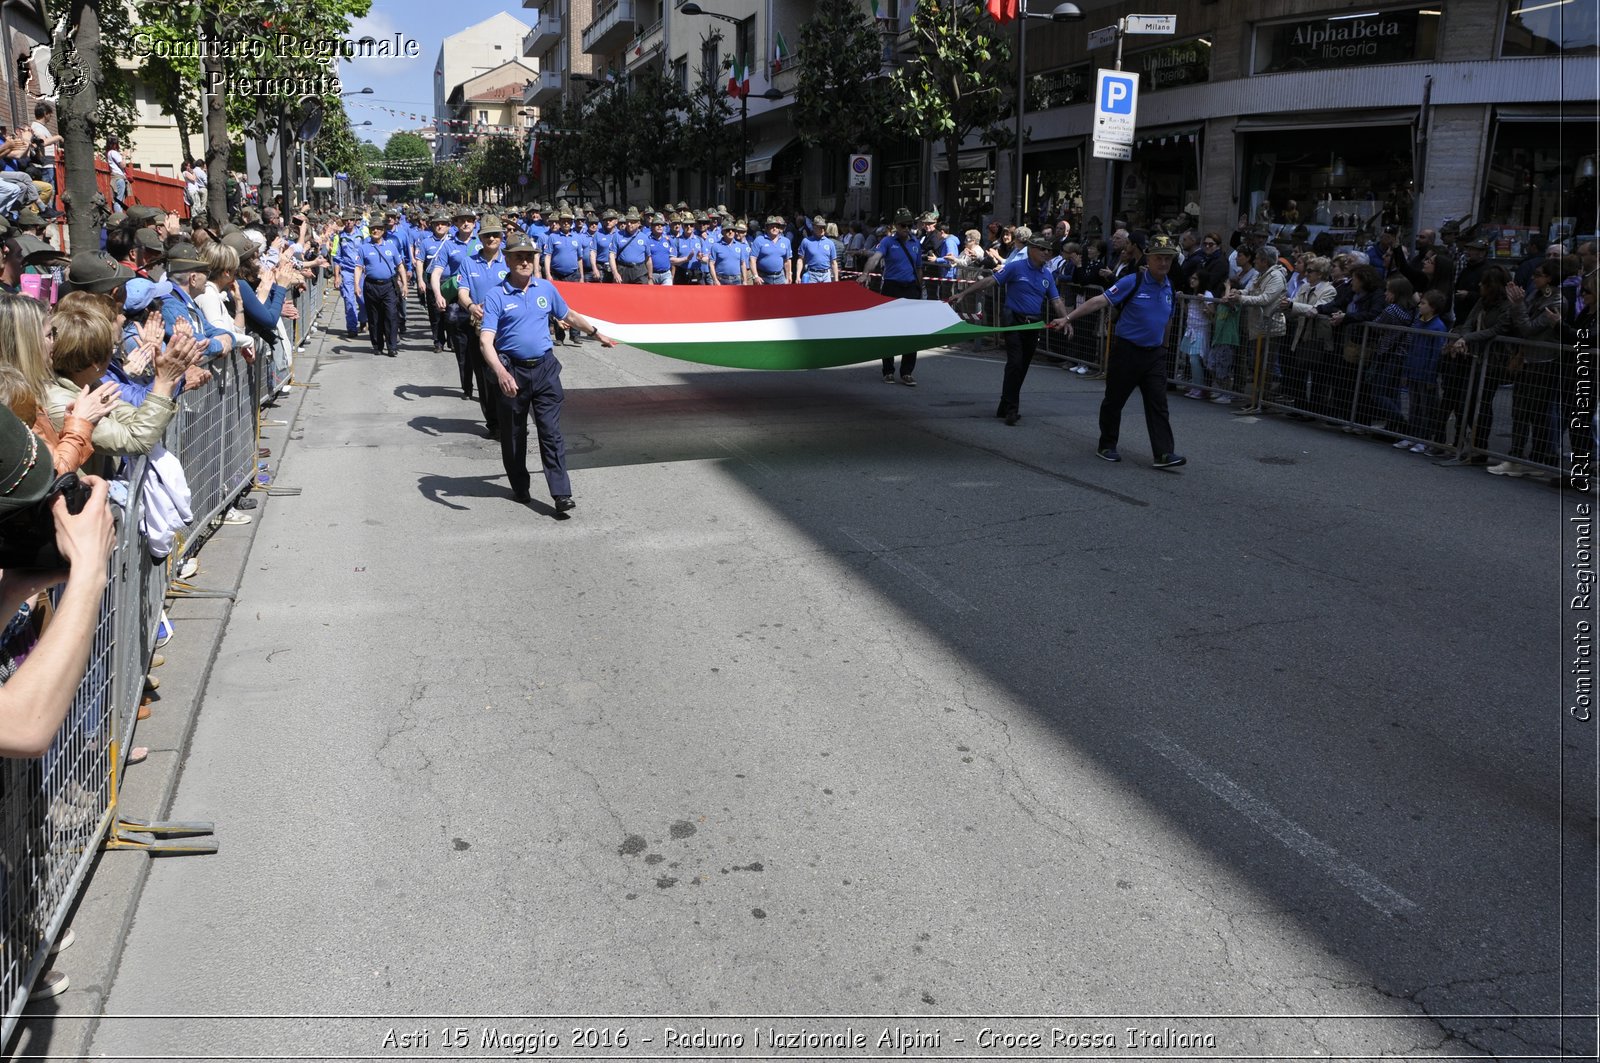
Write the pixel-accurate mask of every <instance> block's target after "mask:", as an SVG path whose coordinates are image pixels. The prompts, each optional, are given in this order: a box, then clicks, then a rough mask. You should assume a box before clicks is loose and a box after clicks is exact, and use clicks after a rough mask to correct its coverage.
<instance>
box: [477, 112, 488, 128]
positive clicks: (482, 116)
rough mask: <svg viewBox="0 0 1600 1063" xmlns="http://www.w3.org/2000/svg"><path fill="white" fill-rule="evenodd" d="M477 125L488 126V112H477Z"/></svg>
mask: <svg viewBox="0 0 1600 1063" xmlns="http://www.w3.org/2000/svg"><path fill="white" fill-rule="evenodd" d="M478 124H479V125H488V124H489V112H488V111H479V112H478Z"/></svg>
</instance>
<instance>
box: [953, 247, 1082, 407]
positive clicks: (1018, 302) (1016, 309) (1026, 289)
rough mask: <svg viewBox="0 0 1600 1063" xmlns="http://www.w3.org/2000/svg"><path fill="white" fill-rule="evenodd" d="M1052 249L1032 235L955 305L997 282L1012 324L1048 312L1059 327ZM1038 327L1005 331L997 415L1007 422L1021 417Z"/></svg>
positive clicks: (1061, 308) (1063, 311)
mask: <svg viewBox="0 0 1600 1063" xmlns="http://www.w3.org/2000/svg"><path fill="white" fill-rule="evenodd" d="M1054 251H1055V241H1054V240H1052V239H1051V238H1050V237H1048V236H1035V237H1033V238H1031V239H1030V240H1029V241H1028V257H1027V258H1026V259H1013V260H1012V261H1010V262H1007V263H1006V264H1005V265H1004V266H1001V267H1000V268H999V269H997V270H995V271H994V274H993V275H992V276H989V277H986V278H984V279H983V280H981V281H979V282H978V283H976V284H974V285H973V286H972V287H970V288H968V289H967V290H966V291H965V292H963V293H962V294H960V295H957V296H952V297H951V298H950V300H949V302H950V305H952V306H954V305H955V304H956V303H959V302H960V301H961V300H963V299H966V298H968V297H970V296H972V295H974V294H976V293H978V292H982V291H986V290H988V289H989V288H992V287H994V286H995V285H997V284H998V285H999V286H1000V287H1001V288H1003V289H1004V290H1005V293H1006V309H1007V310H1009V311H1011V323H1012V324H1013V325H1024V324H1032V323H1034V322H1042V321H1044V319H1045V311H1046V310H1047V309H1048V310H1049V311H1050V314H1051V318H1050V325H1049V327H1050V328H1061V327H1063V326H1064V325H1065V324H1066V323H1067V304H1066V303H1064V302H1062V300H1061V292H1060V291H1058V290H1057V288H1056V278H1055V274H1053V273H1051V272H1050V265H1049V263H1050V256H1051V255H1052V254H1053V253H1054ZM1039 336H1040V330H1037V329H1027V330H1025V331H1017V332H1007V333H1006V334H1005V341H1006V374H1005V377H1004V380H1003V382H1002V383H1001V385H1000V406H999V408H998V409H996V410H995V412H994V415H995V416H996V417H1004V418H1005V419H1006V424H1008V425H1014V424H1016V423H1017V422H1018V421H1020V420H1021V419H1022V414H1021V412H1020V404H1021V400H1022V381H1023V380H1024V379H1026V378H1027V375H1028V366H1030V365H1032V364H1033V355H1034V352H1035V351H1037V350H1038V349H1039Z"/></svg>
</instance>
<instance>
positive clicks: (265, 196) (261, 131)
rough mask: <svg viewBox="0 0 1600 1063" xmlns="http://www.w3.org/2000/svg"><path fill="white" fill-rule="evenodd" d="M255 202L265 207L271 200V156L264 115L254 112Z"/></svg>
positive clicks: (272, 180) (272, 179)
mask: <svg viewBox="0 0 1600 1063" xmlns="http://www.w3.org/2000/svg"><path fill="white" fill-rule="evenodd" d="M256 123H257V125H256V130H257V132H256V183H257V186H258V188H257V192H258V195H257V199H256V204H257V205H258V206H260V207H266V206H267V205H268V204H270V203H271V202H272V186H273V182H274V178H273V176H272V156H271V155H269V154H267V120H266V115H264V114H261V113H259V112H258V113H257V114H256Z"/></svg>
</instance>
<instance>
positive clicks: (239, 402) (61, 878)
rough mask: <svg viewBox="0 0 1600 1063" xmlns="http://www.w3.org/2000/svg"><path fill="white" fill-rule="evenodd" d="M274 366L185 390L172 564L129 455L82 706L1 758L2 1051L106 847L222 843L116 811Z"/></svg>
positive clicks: (221, 363) (243, 485)
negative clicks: (172, 595) (164, 656)
mask: <svg viewBox="0 0 1600 1063" xmlns="http://www.w3.org/2000/svg"><path fill="white" fill-rule="evenodd" d="M323 291H324V288H323V285H322V283H321V279H320V278H319V279H318V282H317V283H316V284H314V285H308V286H307V289H306V290H305V291H304V292H302V293H301V295H300V296H299V298H298V299H297V300H296V305H297V306H300V307H301V317H300V320H299V321H298V322H295V323H294V324H295V326H296V327H295V329H294V330H292V331H291V332H290V336H291V338H292V339H293V341H294V343H295V344H296V345H298V343H299V342H300V341H301V340H302V339H304V338H307V337H309V335H310V332H311V329H312V327H313V324H314V322H315V319H316V315H317V311H318V310H319V309H320V307H321V299H322V295H323ZM290 353H291V355H292V352H290ZM272 361H273V359H272V358H271V357H270V356H269V355H268V352H266V351H265V350H263V352H262V356H261V357H258V358H257V359H256V362H255V364H254V366H250V365H247V364H246V363H245V362H244V359H243V358H242V357H240V356H238V355H228V356H226V357H224V358H221V359H219V360H218V361H217V362H216V363H214V364H213V365H212V366H211V369H212V371H213V373H214V374H215V376H216V379H215V380H214V381H213V382H212V383H211V384H209V385H207V386H206V387H205V388H204V389H202V390H200V391H198V392H196V393H192V394H184V395H181V396H180V397H179V410H178V413H177V415H176V416H175V417H174V419H173V422H172V424H171V425H170V426H169V427H168V429H167V433H166V436H165V437H164V440H163V443H164V445H165V446H166V448H167V449H168V450H170V451H171V452H172V453H173V454H175V455H177V456H178V458H179V460H180V462H181V463H182V464H183V467H184V472H185V475H186V478H187V479H188V481H189V486H190V491H191V494H192V509H193V512H194V522H193V523H192V524H191V525H190V529H191V534H190V536H188V537H183V538H180V540H179V542H178V544H177V545H175V547H174V548H173V550H172V553H171V554H170V555H169V556H168V557H167V558H164V559H159V560H158V559H155V558H152V557H151V556H150V553H149V551H148V549H147V545H146V542H145V539H144V536H143V534H142V533H141V531H140V523H141V516H142V513H143V508H144V497H143V485H144V472H145V468H146V466H147V464H148V459H147V458H139V459H137V460H134V461H131V462H129V463H127V466H126V476H127V485H128V504H127V506H126V508H118V507H113V509H114V510H115V516H116V522H117V528H116V541H115V545H114V547H113V550H112V553H111V557H110V561H109V571H110V576H111V579H110V582H109V583H108V584H107V587H106V591H105V596H104V598H103V599H102V602H101V606H100V617H99V620H98V621H97V624H96V628H95V633H94V639H93V646H92V649H91V651H90V657H89V666H88V669H87V671H86V672H85V674H84V678H83V681H82V682H81V683H80V684H79V686H78V690H77V692H76V694H75V695H74V698H73V703H72V707H71V709H70V710H69V711H68V713H67V717H66V719H65V721H64V722H63V724H62V726H61V729H60V731H59V732H58V733H57V734H56V737H55V740H54V741H53V742H52V744H51V746H50V749H49V751H48V752H47V753H46V754H45V755H44V756H43V757H40V758H37V759H0V1008H3V1018H0V1046H4V1045H6V1044H9V1043H10V1040H11V1037H12V1034H13V1033H14V1032H15V1029H16V1026H17V1023H18V1021H19V1019H20V1017H21V1015H22V1013H23V1010H24V1009H25V1008H26V1006H27V1003H28V995H29V992H30V991H31V989H32V987H33V986H34V984H35V983H36V982H37V981H38V979H39V976H40V974H41V973H42V972H43V971H44V969H45V968H46V966H47V965H48V963H49V957H50V949H51V947H52V945H53V944H54V942H55V941H56V939H57V938H58V936H59V935H60V933H61V930H62V927H63V925H64V924H65V921H66V917H67V913H68V912H69V911H70V910H71V908H72V905H73V903H74V902H75V900H76V898H77V895H78V892H79V891H80V889H81V888H82V887H83V885H84V883H85V882H86V881H87V879H88V877H89V873H90V871H91V869H92V867H93V865H94V861H95V858H96V856H97V854H98V852H99V850H100V849H101V847H102V846H104V847H105V848H129V849H140V850H143V851H146V852H211V851H215V848H216V843H215V842H214V841H211V840H209V839H183V840H177V839H174V840H167V839H162V840H158V837H159V836H162V835H168V834H203V833H209V830H210V825H209V824H199V823H166V824H162V823H149V822H141V821H139V820H135V819H131V818H129V817H127V816H124V815H121V814H120V811H119V808H118V801H117V795H118V791H119V780H120V777H121V774H122V772H123V770H124V768H125V767H126V755H127V746H128V739H129V738H130V736H131V735H132V734H133V729H134V725H135V723H136V721H137V714H138V710H139V702H140V701H141V700H142V698H143V695H144V688H145V676H146V674H147V673H148V672H149V664H150V659H151V655H152V653H153V652H154V649H155V639H156V629H157V625H158V623H159V621H160V618H161V615H162V607H163V604H164V602H165V600H166V597H167V595H168V593H169V591H172V590H173V583H172V580H171V569H172V565H173V562H175V561H177V560H180V559H182V558H183V557H185V556H187V555H188V554H189V553H192V552H193V551H194V549H195V548H196V547H197V546H198V544H199V543H200V542H201V541H203V534H204V532H205V531H206V530H207V529H208V528H209V527H210V526H211V525H212V523H213V522H214V521H215V520H216V519H217V518H218V517H220V516H221V515H222V513H223V512H224V511H225V510H226V509H227V507H228V506H229V505H231V504H232V503H233V502H234V501H235V500H236V499H237V498H238V497H239V496H240V495H241V494H242V493H243V492H244V491H245V490H247V489H248V488H249V487H250V486H251V485H252V484H254V483H255V482H256V472H257V463H256V453H257V440H258V438H259V433H258V420H257V419H258V415H259V407H260V404H261V403H263V402H266V401H270V399H271V398H272V397H273V395H275V394H276V391H274V390H272V389H269V388H268V387H267V382H268V376H269V373H270V372H272V369H271V365H272ZM291 364H292V362H291ZM16 622H17V621H13V623H16Z"/></svg>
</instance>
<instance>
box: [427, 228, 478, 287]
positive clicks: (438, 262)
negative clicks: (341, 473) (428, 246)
mask: <svg viewBox="0 0 1600 1063" xmlns="http://www.w3.org/2000/svg"><path fill="white" fill-rule="evenodd" d="M481 250H483V244H482V243H480V242H479V240H478V238H477V237H476V236H473V237H472V238H471V239H470V240H463V239H461V238H460V237H459V236H452V237H451V238H450V239H448V240H444V241H442V242H441V243H440V244H439V246H438V248H436V249H435V250H434V252H433V261H431V262H429V263H428V270H429V271H430V272H431V271H432V270H434V269H435V268H437V269H440V270H443V271H444V272H443V273H441V274H440V276H439V279H440V280H441V281H442V280H444V278H445V277H454V276H455V275H456V274H457V273H460V272H461V267H462V265H463V264H465V263H466V261H467V259H469V258H471V257H472V256H473V255H475V254H477V253H478V252H479V251H481Z"/></svg>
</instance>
